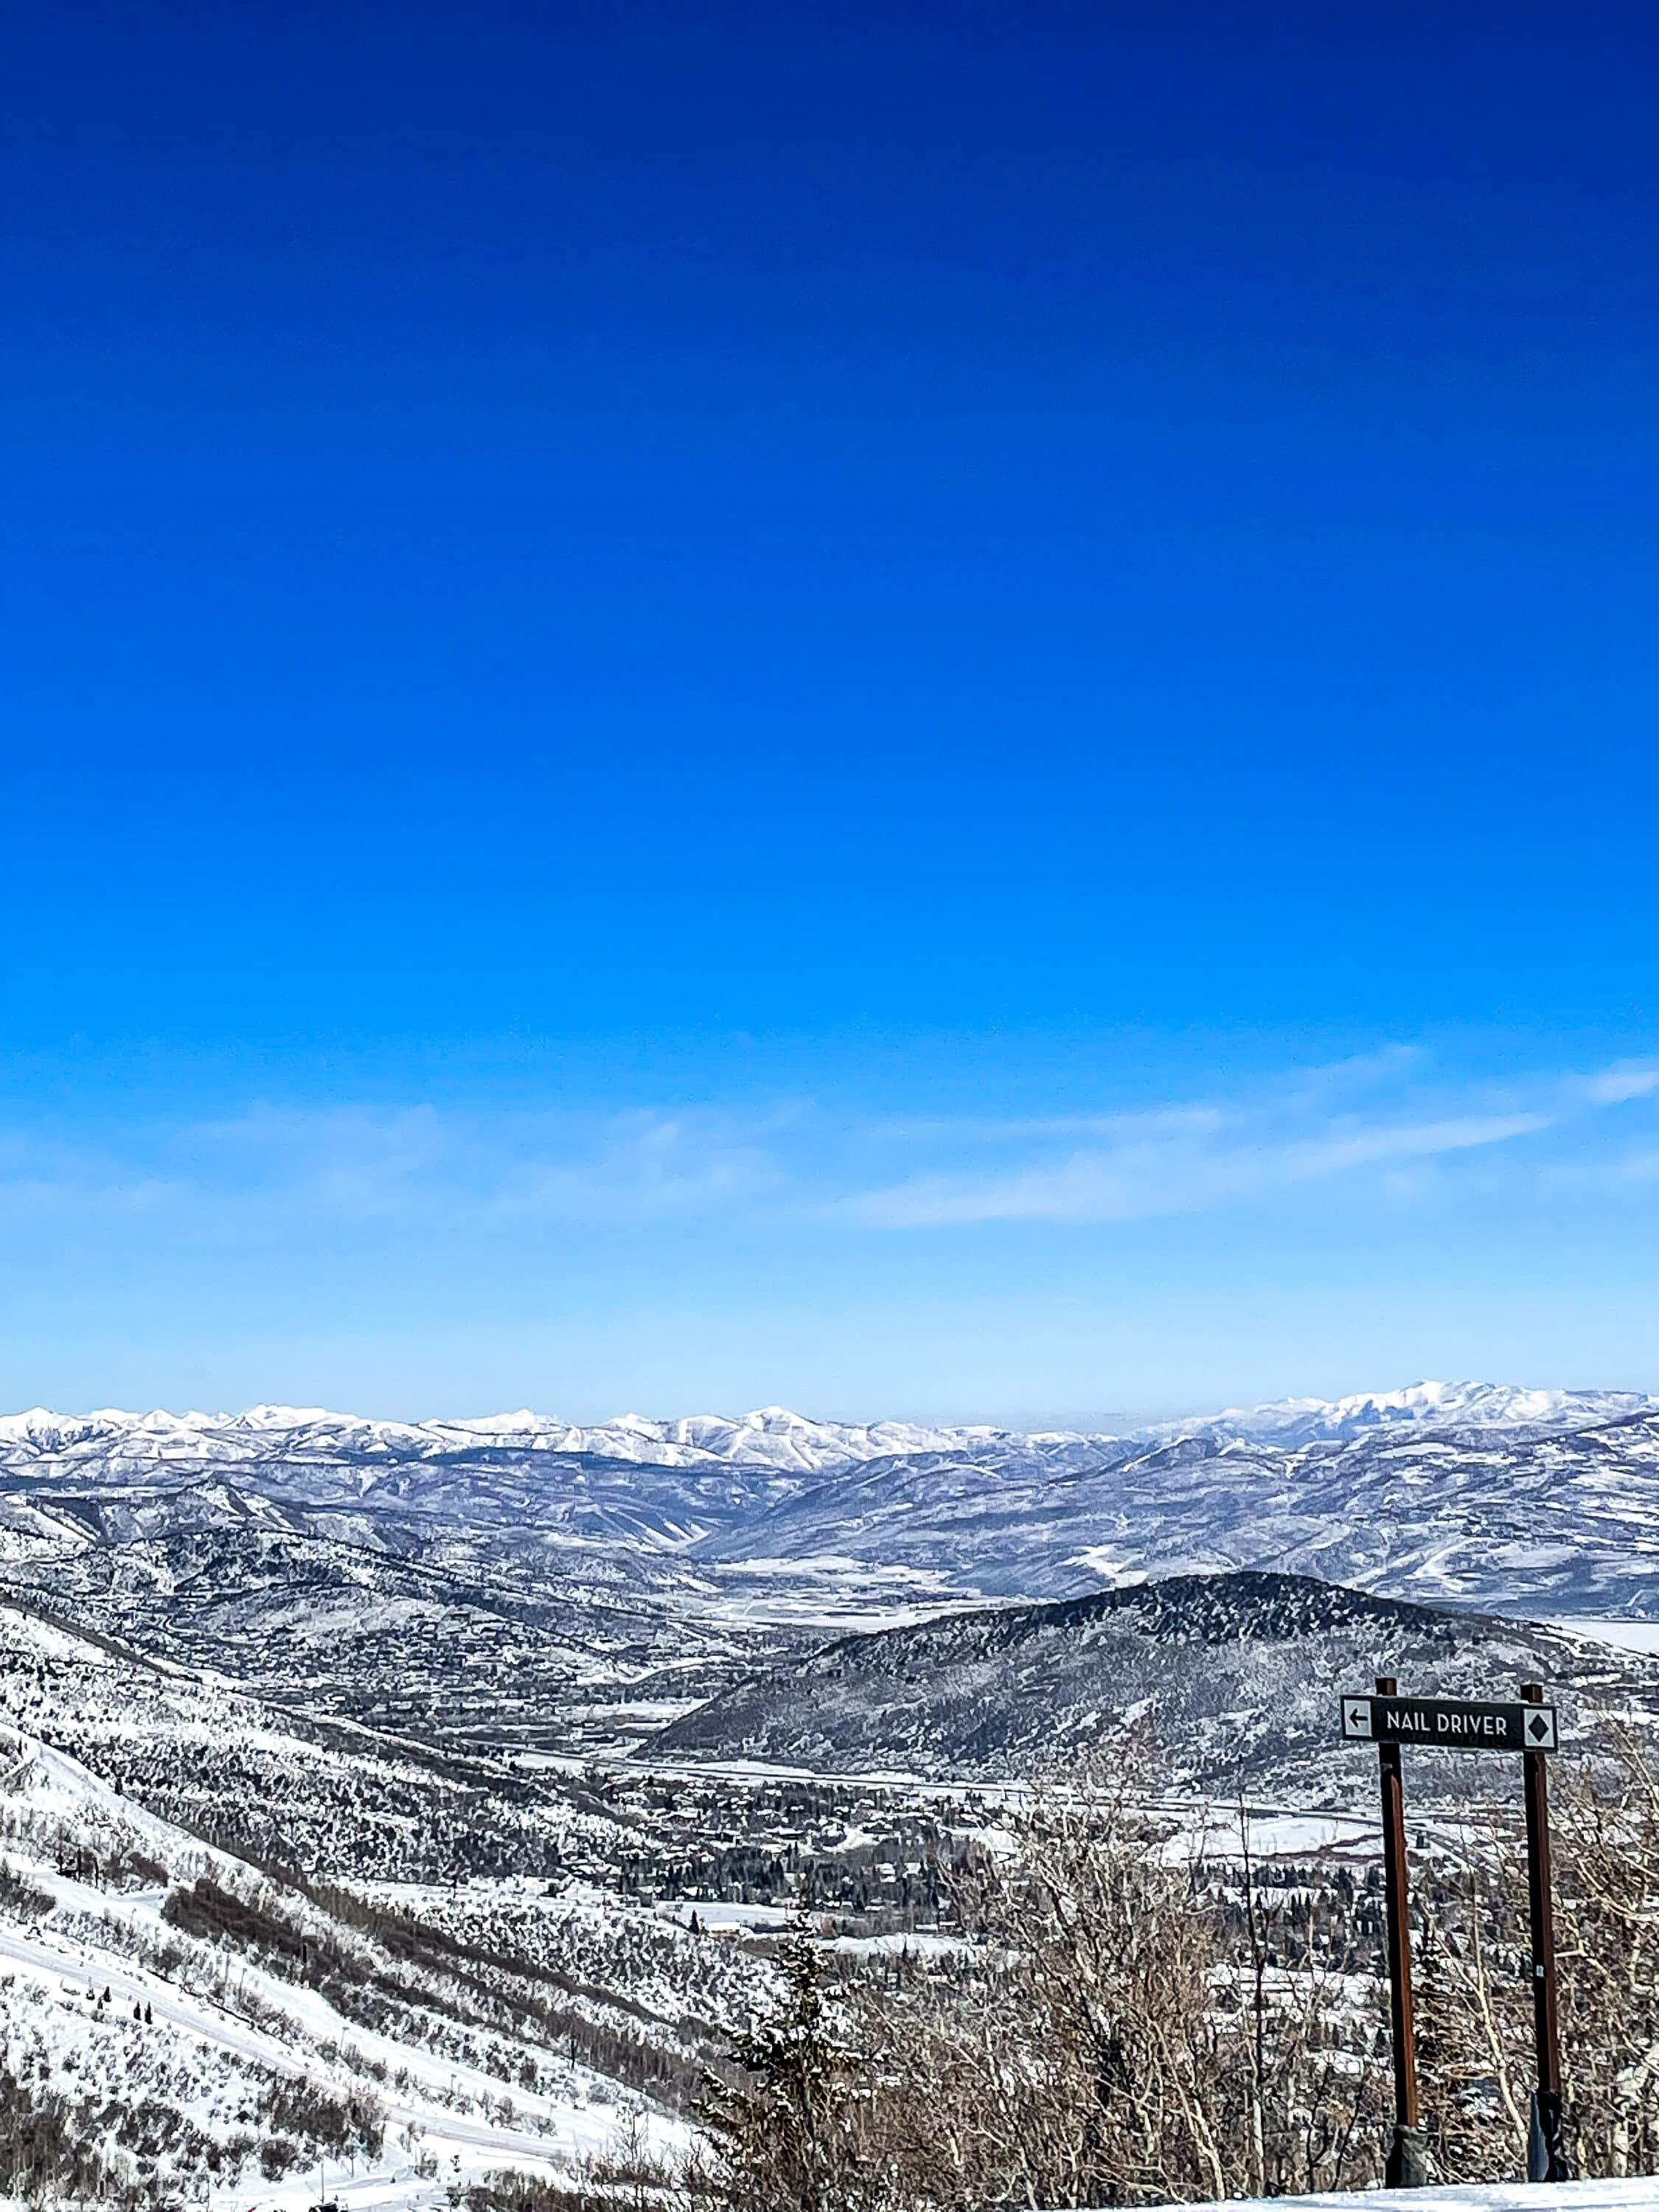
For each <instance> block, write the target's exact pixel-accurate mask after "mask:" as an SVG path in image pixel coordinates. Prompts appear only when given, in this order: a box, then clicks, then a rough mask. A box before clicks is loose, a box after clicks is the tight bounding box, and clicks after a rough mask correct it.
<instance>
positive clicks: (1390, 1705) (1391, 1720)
mask: <svg viewBox="0 0 1659 2212" xmlns="http://www.w3.org/2000/svg"><path fill="white" fill-rule="evenodd" d="M1342 1734H1343V1737H1344V1739H1345V1741H1347V1742H1349V1743H1411V1744H1418V1745H1420V1746H1421V1747H1423V1748H1424V1749H1425V1750H1428V1751H1554V1750H1555V1749H1557V1747H1558V1742H1559V1739H1558V1737H1557V1735H1556V1728H1555V1708H1554V1706H1553V1705H1481V1704H1480V1703H1478V1702H1477V1701H1476V1700H1475V1699H1472V1698H1382V1697H1378V1698H1370V1697H1358V1698H1344V1699H1343V1700H1342Z"/></svg>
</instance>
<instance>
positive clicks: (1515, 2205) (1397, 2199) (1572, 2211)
mask: <svg viewBox="0 0 1659 2212" xmlns="http://www.w3.org/2000/svg"><path fill="white" fill-rule="evenodd" d="M1655 2204H1659V2179H1656V2178H1654V2177H1653V2176H1651V2175H1638V2176H1632V2177H1629V2178H1627V2179H1624V2180H1622V2181H1558V2182H1554V2183H1552V2184H1550V2185H1547V2186H1546V2185H1542V2184H1537V2183H1531V2182H1525V2181H1505V2182H1496V2183H1492V2184H1490V2185H1486V2186H1482V2187H1480V2188H1468V2189H1456V2188H1444V2189H1348V2190H1342V2191H1336V2192H1334V2193H1333V2194H1331V2195H1329V2196H1325V2197H1256V2198H1247V2197H1237V2198H1233V2197H1230V2198H1228V2199H1227V2212H1285V2207H1286V2206H1287V2205H1295V2206H1296V2207H1297V2212H1360V2208H1362V2207H1364V2206H1368V2205H1374V2206H1376V2208H1377V2212H1383V2208H1387V2212H1549V2208H1550V2206H1552V2205H1556V2206H1559V2208H1560V2212H1626V2208H1627V2207H1630V2206H1644V2207H1645V2206H1650V2205H1655ZM1183 2212H1202V2208H1201V2207H1199V2206H1194V2205H1188V2206H1187V2207H1185V2208H1183Z"/></svg>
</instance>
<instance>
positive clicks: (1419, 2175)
mask: <svg viewBox="0 0 1659 2212" xmlns="http://www.w3.org/2000/svg"><path fill="white" fill-rule="evenodd" d="M1543 1700H1544V1692H1543V1689H1542V1686H1541V1685H1540V1684H1539V1683H1536V1682H1528V1684H1527V1686H1526V1687H1525V1688H1524V1689H1523V1690H1522V1692H1521V1701H1520V1703H1519V1704H1517V1705H1493V1704H1483V1703H1481V1702H1480V1701H1478V1700H1476V1699H1468V1698H1402V1697H1401V1694H1400V1686H1399V1684H1398V1683H1397V1682H1396V1681H1395V1679H1394V1677H1393V1675H1392V1674H1379V1675H1378V1676H1377V1678H1376V1695H1375V1696H1374V1697H1370V1698H1367V1697H1346V1698H1344V1699H1343V1700H1342V1736H1343V1741H1345V1742H1346V1743H1374V1744H1375V1745H1376V1758H1377V1765H1378V1767H1379V1768H1380V1770H1381V1778H1382V1784H1383V1885H1384V1899H1385V1905H1386V1909H1387V1913H1388V1947H1389V2021H1390V2025H1391V2027H1392V2029H1393V2033H1394V2136H1393V2139H1392V2141H1391V2142H1390V2143H1389V2155H1388V2161H1387V2166H1386V2168H1385V2179H1386V2181H1387V2184H1388V2186H1389V2188H1390V2189H1416V2188H1420V2187H1422V2186H1423V2185H1424V2184H1425V2183H1426V2182H1427V2180H1428V2179H1429V2172H1428V2155H1427V2152H1426V2149H1425V2144H1424V2142H1423V2133H1422V2129H1421V2126H1420V2124H1419V2119H1418V2110H1417V2039H1416V2023H1415V2020H1414V2016H1413V2006H1412V1943H1411V1917H1410V1910H1409V1899H1408V1895H1407V1871H1406V1799H1405V1782H1404V1777H1403V1775H1402V1773H1401V1765H1400V1751H1401V1745H1402V1744H1407V1743H1415V1744H1421V1745H1423V1746H1425V1747H1426V1748H1429V1749H1431V1750H1437V1751H1518V1752H1520V1753H1522V1782H1523V1785H1524V1789H1525V1793H1526V1805H1527V1887H1528V1904H1529V1907H1530V1914H1531V1926H1532V1990H1533V2030H1534V2042H1535V2045H1536V2048H1537V2054H1538V2087H1537V2091H1536V2093H1534V2097H1533V2100H1532V2124H1531V2128H1530V2130H1529V2133H1528V2142H1527V2179H1528V2181H1565V2180H1566V2179H1567V2178H1568V2175H1567V2161H1566V2155H1565V2151H1564V2150H1563V2148H1562V2142H1561V2053H1560V2045H1559V2035H1558V2028H1557V2005H1556V1984H1555V1929H1554V1921H1553V1909H1552V1905H1551V1899H1550V1838H1549V1788H1548V1783H1547V1778H1546V1774H1545V1766H1544V1762H1545V1759H1547V1756H1548V1754H1549V1753H1551V1752H1553V1751H1554V1750H1555V1749H1556V1748H1557V1747H1558V1744H1559V1731H1558V1729H1557V1724H1556V1717H1555V1708H1554V1706H1553V1705H1546V1704H1545V1703H1544V1701H1543Z"/></svg>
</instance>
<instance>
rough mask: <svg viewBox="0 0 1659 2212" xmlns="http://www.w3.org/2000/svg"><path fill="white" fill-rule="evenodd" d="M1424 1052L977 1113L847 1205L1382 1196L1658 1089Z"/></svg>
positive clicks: (1098, 1204) (1017, 1205) (1055, 1208)
mask: <svg viewBox="0 0 1659 2212" xmlns="http://www.w3.org/2000/svg"><path fill="white" fill-rule="evenodd" d="M1424 1064H1425V1063H1424V1056H1423V1055H1422V1054H1419V1053H1417V1052H1415V1051H1407V1050H1401V1051H1400V1052H1397V1053H1387V1054H1375V1055H1371V1056H1370V1057H1368V1058H1367V1059H1365V1060H1352V1061H1347V1062H1344V1063H1341V1064H1340V1065H1338V1066H1334V1067H1328V1068H1321V1069H1314V1070H1310V1071H1306V1072H1304V1073H1299V1074H1296V1075H1293V1076H1291V1077H1289V1078H1287V1079H1285V1081H1283V1082H1281V1083H1279V1084H1277V1085H1266V1086H1262V1087H1261V1088H1259V1089H1258V1090H1256V1091H1255V1092H1254V1093H1252V1094H1249V1095H1248V1096H1243V1097H1238V1098H1235V1099H1233V1100H1230V1101H1225V1102H1201V1103H1194V1104H1191V1105H1188V1106H1186V1107H1182V1108H1179V1109H1170V1110H1168V1111H1165V1112H1164V1113H1162V1114H1158V1115H1125V1116H1121V1117H1117V1118H1107V1119H1102V1120H1100V1121H1097V1122H1096V1123H1094V1124H1093V1125H1092V1126H1090V1127H1085V1126H1084V1125H1080V1124H1079V1123H1078V1122H1076V1121H1068V1122H1064V1123H1061V1122H1055V1123H1054V1124H1051V1125H1049V1126H1048V1127H1047V1128H1046V1129H1045V1128H1044V1127H1042V1125H1040V1124H1036V1123H1028V1124H1025V1125H1024V1127H1017V1126H1016V1125H1012V1124H1011V1125H1007V1126H1006V1127H1005V1128H1004V1129H1003V1130H1002V1131H1000V1133H999V1136H1000V1139H1001V1140H1002V1141H1001V1142H1000V1144H999V1145H997V1146H993V1145H991V1144H990V1143H989V1142H988V1140H987V1132H986V1130H985V1128H984V1127H983V1125H981V1128H980V1130H979V1132H978V1133H977V1134H978V1139H979V1141H978V1143H977V1145H976V1146H969V1147H967V1148H966V1149H971V1150H976V1151H977V1152H978V1153H979V1155H980V1156H979V1157H978V1158H972V1159H969V1160H967V1161H962V1160H958V1161H957V1162H955V1163H953V1164H951V1165H949V1166H948V1167H943V1168H938V1169H933V1170H928V1171H925V1172H921V1173H913V1174H908V1175H905V1176H902V1177H899V1178H897V1179H896V1180H892V1181H889V1182H882V1183H878V1184H876V1185H874V1186H873V1187H872V1188H869V1189H867V1190H865V1191H863V1192H861V1193H860V1194H857V1195H856V1196H854V1197H853V1198H852V1199H851V1200H849V1201H848V1206H849V1208H850V1210H851V1211H852V1212H854V1214H855V1215H856V1217H857V1218H859V1219H860V1220H861V1221H863V1222H865V1223H866V1224H868V1225H870V1226H872V1227H874V1228H880V1229H929V1228H942V1227H946V1226H950V1225H966V1224H971V1223H985V1222H994V1221H1048V1222H1071V1223H1079V1224H1085V1223H1109V1222H1115V1221H1136V1220H1146V1219H1149V1218H1154V1217H1157V1216H1159V1215H1170V1214H1184V1213H1196V1212H1206V1211H1208V1210H1210V1209H1212V1208H1214V1207H1218V1206H1241V1205H1251V1204H1257V1205H1260V1204H1267V1203H1271V1202H1273V1201H1274V1200H1291V1198H1293V1197H1296V1196H1297V1195H1299V1194H1306V1193H1308V1192H1310V1191H1311V1190H1313V1189H1316V1188H1318V1187H1319V1186H1322V1185H1326V1184H1338V1183H1342V1184H1353V1183H1358V1182H1362V1181H1364V1179H1366V1178H1367V1177H1368V1176H1369V1177H1370V1178H1371V1179H1372V1180H1373V1181H1375V1182H1376V1183H1377V1185H1378V1187H1379V1188H1381V1189H1383V1191H1384V1192H1386V1193H1388V1194H1391V1195H1394V1196H1402V1195H1413V1196H1420V1195H1421V1194H1423V1192H1424V1190H1425V1188H1428V1187H1430V1186H1429V1185H1428V1184H1425V1173H1424V1171H1425V1170H1431V1169H1432V1168H1433V1167H1434V1165H1435V1164H1437V1163H1439V1162H1442V1161H1449V1160H1450V1159H1451V1158H1453V1157H1454V1156H1455V1155H1459V1154H1472V1153H1480V1152H1486V1151H1489V1150H1491V1149H1492V1148H1494V1147H1509V1146H1516V1144H1517V1143H1518V1142H1519V1141H1520V1140H1522V1139H1543V1138H1546V1137H1547V1136H1548V1135H1550V1134H1551V1133H1560V1132H1565V1131H1567V1130H1568V1129H1569V1128H1570V1127H1571V1125H1572V1124H1573V1123H1574V1122H1575V1121H1581V1122H1582V1121H1583V1120H1584V1118H1585V1117H1586V1116H1587V1115H1588V1116H1591V1117H1594V1116H1595V1115H1598V1114H1599V1113H1600V1111H1601V1109H1606V1108H1607V1107H1611V1106H1616V1105H1620V1104H1625V1103H1630V1102H1632V1101H1634V1100H1638V1099H1642V1098H1645V1097H1649V1096H1650V1095H1651V1094H1653V1093H1654V1092H1656V1091H1659V1070H1656V1069H1653V1068H1651V1067H1649V1066H1645V1065H1637V1064H1629V1065H1623V1066H1618V1067H1614V1068H1609V1069H1605V1070H1601V1071H1597V1072H1595V1073H1591V1074H1589V1075H1571V1076H1563V1077H1554V1078H1547V1079H1540V1080H1538V1081H1536V1082H1534V1083H1533V1084H1531V1085H1525V1086H1520V1087H1518V1089H1517V1090H1516V1091H1510V1092H1507V1093H1504V1094H1498V1095H1493V1094H1490V1093H1487V1092H1484V1091H1480V1090H1479V1089H1477V1088H1474V1087H1469V1088H1467V1089H1465V1090H1464V1091H1455V1090H1448V1089H1446V1088H1441V1089H1439V1090H1434V1089H1432V1088H1431V1087H1428V1086H1425V1085H1424V1084H1423V1083H1422V1082H1421V1080H1420V1076H1421V1073H1422V1070H1423V1066H1424ZM1366 1094H1369V1096H1367V1095H1366ZM1079 1136H1085V1137H1086V1138H1087V1139H1088V1141H1085V1142H1082V1143H1079V1142H1077V1141H1076V1139H1077V1138H1079ZM1011 1153H1012V1155H1013V1157H1010V1154H1011Z"/></svg>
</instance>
